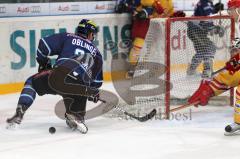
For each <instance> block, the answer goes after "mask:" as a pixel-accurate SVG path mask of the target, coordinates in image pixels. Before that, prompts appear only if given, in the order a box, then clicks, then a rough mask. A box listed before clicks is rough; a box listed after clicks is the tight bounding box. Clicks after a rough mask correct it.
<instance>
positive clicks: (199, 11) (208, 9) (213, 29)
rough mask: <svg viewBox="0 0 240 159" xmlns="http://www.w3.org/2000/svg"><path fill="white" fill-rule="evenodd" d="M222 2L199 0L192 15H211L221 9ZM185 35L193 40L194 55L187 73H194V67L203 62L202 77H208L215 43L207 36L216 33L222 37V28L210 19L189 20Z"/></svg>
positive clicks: (210, 71)
mask: <svg viewBox="0 0 240 159" xmlns="http://www.w3.org/2000/svg"><path fill="white" fill-rule="evenodd" d="M222 9H223V8H222V3H217V4H216V5H215V6H214V5H213V2H212V0H199V1H198V3H197V4H196V7H195V9H194V15H193V16H211V15H213V14H215V13H217V12H218V11H220V10H222ZM187 25H188V29H187V35H188V38H189V39H190V40H191V41H192V42H193V46H194V49H195V51H196V53H195V55H194V56H193V57H192V60H191V63H190V64H189V66H188V69H187V75H194V74H196V69H197V67H198V66H199V65H200V63H201V62H203V66H204V68H203V72H202V78H210V77H211V74H212V67H213V58H214V55H215V52H216V46H215V44H214V43H213V42H212V41H211V40H210V38H209V37H208V35H209V34H211V33H214V34H218V35H219V37H220V38H221V37H223V35H224V29H223V28H222V27H221V26H216V25H214V24H213V22H212V21H208V20H202V21H197V20H195V21H189V22H188V24H187Z"/></svg>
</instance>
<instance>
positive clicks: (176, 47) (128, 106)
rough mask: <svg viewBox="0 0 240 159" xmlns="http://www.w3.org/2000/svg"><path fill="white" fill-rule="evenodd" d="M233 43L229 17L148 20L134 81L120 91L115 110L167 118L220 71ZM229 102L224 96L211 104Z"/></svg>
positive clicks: (226, 94)
mask: <svg viewBox="0 0 240 159" xmlns="http://www.w3.org/2000/svg"><path fill="white" fill-rule="evenodd" d="M233 38H234V22H233V20H232V19H231V18H230V17H229V16H212V17H186V18H167V19H165V18H156V19H151V22H150V26H149V29H148V33H147V36H146V39H145V43H144V46H143V48H142V50H141V53H140V57H139V59H138V63H137V65H136V68H135V73H134V78H133V79H131V80H130V82H129V81H128V82H127V84H126V83H125V84H123V85H122V86H123V90H122V92H121V94H122V95H123V97H122V98H123V100H121V102H120V106H122V107H124V109H125V110H127V111H130V112H132V113H135V114H138V115H144V113H148V112H149V111H150V110H151V109H153V108H157V110H158V113H164V114H166V115H167V116H168V115H169V110H170V109H171V108H174V106H179V105H181V104H186V102H187V99H188V98H189V97H190V96H191V95H192V94H193V93H194V92H195V91H196V89H197V88H198V87H199V84H200V81H201V80H202V79H203V78H211V77H212V74H213V72H214V71H216V70H218V69H220V68H222V67H223V66H224V65H225V62H226V61H227V60H228V59H229V58H230V51H229V46H230V44H231V39H233ZM126 87H127V88H126ZM124 89H125V90H124ZM230 102H231V93H230V91H229V92H226V93H224V94H223V95H221V97H216V98H213V100H211V101H210V104H214V103H215V104H217V105H223V104H224V105H229V104H230Z"/></svg>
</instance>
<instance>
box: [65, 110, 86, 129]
mask: <svg viewBox="0 0 240 159" xmlns="http://www.w3.org/2000/svg"><path fill="white" fill-rule="evenodd" d="M65 119H66V124H67V125H68V127H69V128H71V129H72V130H79V131H80V132H81V133H82V134H86V133H87V132H88V127H87V126H86V124H85V123H84V117H83V116H82V115H79V114H77V113H76V114H72V113H71V114H70V113H65Z"/></svg>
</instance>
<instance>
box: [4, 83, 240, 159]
mask: <svg viewBox="0 0 240 159" xmlns="http://www.w3.org/2000/svg"><path fill="white" fill-rule="evenodd" d="M103 88H104V89H106V90H113V87H112V86H111V84H110V83H107V84H104V86H103ZM18 96H19V93H16V94H10V95H1V96H0V100H1V107H0V113H1V115H0V134H1V135H0V141H1V142H0V158H1V159H48V158H57V159H66V158H74V159H75V158H82V159H88V158H89V159H95V158H104V159H130V158H131V159H132V158H134V159H135V158H136V159H163V158H165V159H192V158H194V159H214V158H221V159H237V158H239V146H240V143H239V139H240V136H224V127H225V126H226V125H227V124H229V123H231V122H232V114H233V108H232V107H230V106H206V107H200V108H191V109H185V110H182V111H181V113H185V115H186V116H187V117H186V118H182V119H178V120H176V119H173V120H160V119H159V120H157V119H153V120H150V121H147V122H144V123H141V122H138V121H135V120H123V119H120V118H108V117H106V116H101V117H97V118H94V119H90V120H87V121H86V124H87V125H88V128H89V131H88V133H87V134H85V135H84V134H80V133H79V132H73V131H72V130H70V129H68V128H67V126H66V125H65V122H64V121H63V120H62V119H59V118H58V117H57V116H56V115H55V114H54V106H55V104H56V103H57V102H58V101H59V100H60V99H61V98H60V97H59V96H52V95H46V96H43V97H39V96H38V97H37V98H36V101H35V103H34V104H33V105H32V107H31V108H30V110H29V111H28V112H27V113H26V114H25V118H24V120H23V123H22V124H21V126H20V127H19V128H18V129H15V130H8V129H6V124H5V120H6V118H7V117H10V116H11V115H13V113H14V111H15V107H16V103H17V100H18ZM51 126H54V127H55V128H56V133H55V134H50V133H49V132H48V129H49V127H51Z"/></svg>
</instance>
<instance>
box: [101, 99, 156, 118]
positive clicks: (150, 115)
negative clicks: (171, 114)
mask: <svg viewBox="0 0 240 159" xmlns="http://www.w3.org/2000/svg"><path fill="white" fill-rule="evenodd" d="M99 101H101V102H103V103H106V102H107V101H105V100H103V99H99ZM114 108H115V109H116V110H118V111H120V112H123V113H124V114H125V115H127V116H129V117H131V118H134V119H136V120H138V121H140V122H145V121H147V120H149V119H152V118H153V117H154V116H155V115H156V113H157V110H156V109H153V110H152V111H151V112H150V113H148V114H146V115H145V116H141V117H138V116H136V115H134V114H131V113H128V112H127V111H125V110H123V109H122V108H120V107H118V106H114Z"/></svg>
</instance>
